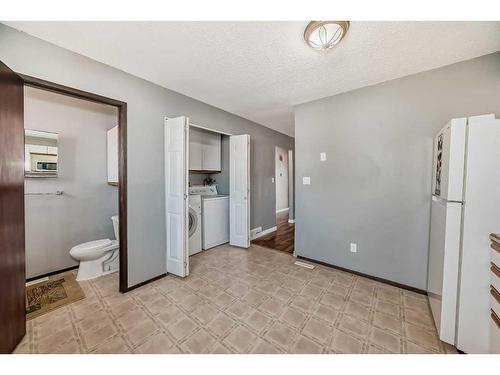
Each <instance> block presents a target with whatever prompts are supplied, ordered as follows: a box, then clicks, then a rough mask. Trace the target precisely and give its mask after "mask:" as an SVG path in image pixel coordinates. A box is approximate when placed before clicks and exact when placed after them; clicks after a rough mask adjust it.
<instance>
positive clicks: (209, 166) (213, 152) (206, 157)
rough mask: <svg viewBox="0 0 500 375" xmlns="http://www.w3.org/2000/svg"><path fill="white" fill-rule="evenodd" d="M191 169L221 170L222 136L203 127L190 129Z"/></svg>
mask: <svg viewBox="0 0 500 375" xmlns="http://www.w3.org/2000/svg"><path fill="white" fill-rule="evenodd" d="M189 170H190V171H214V172H220V170H221V136H220V134H218V133H213V132H209V131H204V130H201V129H194V128H192V127H191V128H190V129H189Z"/></svg>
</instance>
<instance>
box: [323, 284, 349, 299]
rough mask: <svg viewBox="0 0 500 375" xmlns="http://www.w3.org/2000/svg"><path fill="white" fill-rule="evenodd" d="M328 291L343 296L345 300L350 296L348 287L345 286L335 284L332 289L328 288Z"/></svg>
mask: <svg viewBox="0 0 500 375" xmlns="http://www.w3.org/2000/svg"><path fill="white" fill-rule="evenodd" d="M328 291H329V293H333V294H335V295H338V296H341V297H343V298H346V297H347V295H348V294H349V288H348V287H346V286H344V285H340V284H337V283H335V282H334V283H333V284H331V285H330V287H329V288H328Z"/></svg>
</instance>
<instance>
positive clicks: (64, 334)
mask: <svg viewBox="0 0 500 375" xmlns="http://www.w3.org/2000/svg"><path fill="white" fill-rule="evenodd" d="M74 339H75V333H74V330H73V327H71V326H66V327H64V328H63V329H60V330H58V331H56V332H55V333H53V334H51V335H46V336H42V337H39V340H38V351H39V352H40V353H48V352H50V351H52V350H54V349H56V348H57V347H59V346H61V345H64V344H65V343H67V342H69V341H71V340H74Z"/></svg>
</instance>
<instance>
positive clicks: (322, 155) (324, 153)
mask: <svg viewBox="0 0 500 375" xmlns="http://www.w3.org/2000/svg"><path fill="white" fill-rule="evenodd" d="M319 160H320V161H326V152H322V153H320V154H319Z"/></svg>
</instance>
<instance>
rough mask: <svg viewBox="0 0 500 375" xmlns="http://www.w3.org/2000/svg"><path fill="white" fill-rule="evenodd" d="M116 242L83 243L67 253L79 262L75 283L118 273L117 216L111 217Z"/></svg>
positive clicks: (104, 240) (103, 240)
mask: <svg viewBox="0 0 500 375" xmlns="http://www.w3.org/2000/svg"><path fill="white" fill-rule="evenodd" d="M111 220H112V221H113V229H114V232H115V238H116V240H110V239H108V238H106V239H102V240H96V241H90V242H85V243H82V244H80V245H77V246H75V247H73V248H71V250H70V251H69V254H70V255H71V256H72V257H73V259H75V260H77V261H79V262H80V266H79V267H78V275H77V276H76V280H77V281H82V280H90V279H94V278H96V277H99V276H102V275H107V274H109V273H112V272H116V271H118V268H119V252H120V246H119V242H118V238H120V237H119V232H118V216H113V217H111Z"/></svg>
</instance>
